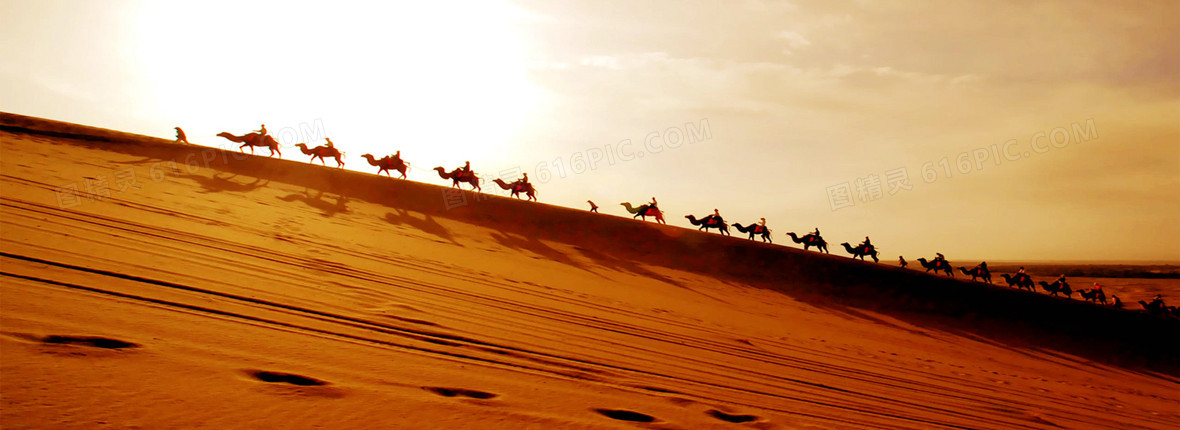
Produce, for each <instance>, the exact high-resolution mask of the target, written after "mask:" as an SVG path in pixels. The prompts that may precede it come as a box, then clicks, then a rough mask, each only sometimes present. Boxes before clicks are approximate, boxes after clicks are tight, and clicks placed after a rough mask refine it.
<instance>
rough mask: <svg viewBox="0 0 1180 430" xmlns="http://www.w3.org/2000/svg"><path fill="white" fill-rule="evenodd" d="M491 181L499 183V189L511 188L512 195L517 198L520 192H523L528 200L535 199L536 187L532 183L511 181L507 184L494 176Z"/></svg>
mask: <svg viewBox="0 0 1180 430" xmlns="http://www.w3.org/2000/svg"><path fill="white" fill-rule="evenodd" d="M492 182H494V183H495V184H496V185H499V186H500V188H501V189H505V190H512V197H516V198H518V199H519V198H520V193H524V195H525V196H527V197H528V199H529V200H532V201H537V189H536V188H533V184H530V183H523V184H522V183H520V182H513V183H511V184H509V183H507V182H504V180H503V179H500V178H496V179H495V180H493V181H492Z"/></svg>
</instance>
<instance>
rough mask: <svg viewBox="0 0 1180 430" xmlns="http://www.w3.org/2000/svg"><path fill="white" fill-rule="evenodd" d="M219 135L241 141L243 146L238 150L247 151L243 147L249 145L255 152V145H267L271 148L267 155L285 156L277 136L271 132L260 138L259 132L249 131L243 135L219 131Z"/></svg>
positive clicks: (232, 140) (252, 151) (237, 141)
mask: <svg viewBox="0 0 1180 430" xmlns="http://www.w3.org/2000/svg"><path fill="white" fill-rule="evenodd" d="M217 136H218V137H224V138H226V139H229V141H230V142H234V143H241V144H242V146H239V147H238V152H246V151H242V148H245V147H247V146H249V147H250V153H251V154H253V153H254V147H255V146H265V147H267V148H269V149H270V155H268V156H267V157H273V156H274V155H275V154H279V158H282V157H283V153H282V152H281V151H279V142H277V141H275V138H273V137H271V136H270V135H269V134H268V135H266V136H263V138H262V139H259V138H258V133H249V134H244V135H242V136H234V135H233V134H232V133H229V132H225V131H223V132H221V133H217Z"/></svg>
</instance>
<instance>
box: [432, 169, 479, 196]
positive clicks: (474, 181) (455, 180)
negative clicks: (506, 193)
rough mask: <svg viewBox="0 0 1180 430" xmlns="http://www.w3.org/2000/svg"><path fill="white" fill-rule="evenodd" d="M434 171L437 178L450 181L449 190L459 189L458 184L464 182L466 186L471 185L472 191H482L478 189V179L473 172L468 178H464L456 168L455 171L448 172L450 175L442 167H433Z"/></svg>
mask: <svg viewBox="0 0 1180 430" xmlns="http://www.w3.org/2000/svg"><path fill="white" fill-rule="evenodd" d="M434 171H436V172H438V176H439V177H441V178H443V179H444V180H445V179H450V180H451V188H457V187H459V183H460V182H464V183H467V184H471V189H473V190H476V191H483V188H480V187H479V177H478V176H475V172H472V173H471V175H470V177H464V176H463V175H462V172H461V171H460V170H459V169H458V168H456V169H455V170H452V171H450V173H448V172H447V169H444V168H443V167H442V166H439V167H435V168H434Z"/></svg>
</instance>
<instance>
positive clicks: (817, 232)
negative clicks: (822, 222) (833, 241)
mask: <svg viewBox="0 0 1180 430" xmlns="http://www.w3.org/2000/svg"><path fill="white" fill-rule="evenodd" d="M815 237H816V238H819V227H816V228H815Z"/></svg>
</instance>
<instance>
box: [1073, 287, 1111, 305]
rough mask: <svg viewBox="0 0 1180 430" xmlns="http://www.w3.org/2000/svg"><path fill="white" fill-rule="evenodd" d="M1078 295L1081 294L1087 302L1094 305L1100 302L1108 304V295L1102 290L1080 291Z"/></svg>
mask: <svg viewBox="0 0 1180 430" xmlns="http://www.w3.org/2000/svg"><path fill="white" fill-rule="evenodd" d="M1077 293H1078V294H1081V295H1082V299H1085V300H1086V301H1087V302H1090V303H1094V304H1098V302H1102V304H1104V305H1105V304H1106V293H1103V292H1102V290H1095V289H1088V290H1078V291H1077Z"/></svg>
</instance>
